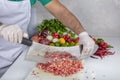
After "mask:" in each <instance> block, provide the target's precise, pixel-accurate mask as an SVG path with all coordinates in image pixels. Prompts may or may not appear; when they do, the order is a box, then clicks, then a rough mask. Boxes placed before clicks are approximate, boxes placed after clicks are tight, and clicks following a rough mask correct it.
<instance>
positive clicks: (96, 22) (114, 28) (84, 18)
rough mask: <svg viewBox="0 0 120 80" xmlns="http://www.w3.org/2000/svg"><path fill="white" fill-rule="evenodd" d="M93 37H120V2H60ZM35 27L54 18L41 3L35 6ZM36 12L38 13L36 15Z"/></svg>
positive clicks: (107, 0) (94, 0)
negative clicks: (45, 20)
mask: <svg viewBox="0 0 120 80" xmlns="http://www.w3.org/2000/svg"><path fill="white" fill-rule="evenodd" d="M59 1H60V2H61V3H62V4H63V5H64V6H66V7H67V8H68V9H69V10H70V11H71V12H72V13H73V14H74V15H75V16H76V17H77V18H78V19H79V20H80V22H81V24H82V25H83V26H84V28H85V29H86V31H87V32H88V33H89V34H91V35H93V36H99V37H100V36H105V37H120V0H59ZM33 8H34V10H33V11H34V14H36V13H37V16H36V17H35V16H34V17H33V18H34V19H33V18H32V22H34V25H37V24H39V23H40V22H41V21H42V20H44V19H50V18H53V16H52V15H51V14H50V13H49V12H48V11H47V10H46V9H45V8H44V7H43V6H42V5H41V4H40V3H39V2H37V3H36V4H35V5H34V7H33ZM35 11H36V13H35Z"/></svg>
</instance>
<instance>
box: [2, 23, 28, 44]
mask: <svg viewBox="0 0 120 80" xmlns="http://www.w3.org/2000/svg"><path fill="white" fill-rule="evenodd" d="M0 28H1V29H0V35H1V36H2V37H3V38H4V39H5V40H7V41H10V42H12V43H21V42H22V38H23V35H25V37H27V36H28V35H27V34H26V33H24V32H23V31H22V30H21V28H20V27H19V26H18V25H8V26H5V25H2V26H1V27H0Z"/></svg>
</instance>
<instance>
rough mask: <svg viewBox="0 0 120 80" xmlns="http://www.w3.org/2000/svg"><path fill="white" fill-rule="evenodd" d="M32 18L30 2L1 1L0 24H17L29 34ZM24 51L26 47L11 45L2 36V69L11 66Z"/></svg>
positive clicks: (0, 47)
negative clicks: (28, 29)
mask: <svg viewBox="0 0 120 80" xmlns="http://www.w3.org/2000/svg"><path fill="white" fill-rule="evenodd" d="M30 16H31V5H30V0H21V1H9V0H0V22H2V23H3V24H5V25H9V24H17V25H19V26H20V28H21V29H22V31H23V32H26V33H28V31H27V28H28V24H29V21H30ZM24 49H25V46H24V45H22V44H15V43H10V42H9V41H6V40H5V39H3V38H2V37H1V36H0V69H3V68H4V67H6V66H9V65H11V64H12V63H13V62H14V60H15V59H16V58H17V56H18V55H19V54H20V53H22V51H23V50H24Z"/></svg>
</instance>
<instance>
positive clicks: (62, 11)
mask: <svg viewBox="0 0 120 80" xmlns="http://www.w3.org/2000/svg"><path fill="white" fill-rule="evenodd" d="M45 7H46V9H47V10H48V11H49V12H50V13H51V14H52V15H53V16H55V17H56V18H57V19H59V20H60V21H61V22H62V23H63V24H64V25H65V26H66V27H68V28H69V29H71V30H72V31H74V32H75V33H76V34H80V33H81V32H83V31H85V30H84V28H83V27H82V25H81V23H80V22H79V20H78V19H77V18H76V17H75V16H74V15H73V14H72V13H71V12H70V11H69V10H68V9H67V8H65V7H64V6H63V5H62V4H61V3H60V2H59V1H58V0H52V1H51V2H49V3H48V4H47V5H45Z"/></svg>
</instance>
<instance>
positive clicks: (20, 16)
mask: <svg viewBox="0 0 120 80" xmlns="http://www.w3.org/2000/svg"><path fill="white" fill-rule="evenodd" d="M35 2H36V0H0V76H1V75H2V74H3V73H4V72H5V71H6V70H7V69H8V67H9V66H10V65H11V64H12V63H13V62H14V61H15V59H16V58H17V57H18V56H19V55H20V53H22V52H23V50H24V49H25V46H24V45H21V44H19V43H21V41H22V37H28V36H27V34H28V31H27V29H28V24H29V22H30V17H31V6H32V5H34V4H35ZM39 2H40V3H41V4H42V5H43V6H44V7H45V8H46V9H47V10H48V11H49V12H50V13H51V14H52V15H53V16H55V17H56V18H57V19H59V20H60V21H61V22H62V23H63V24H64V25H65V26H67V27H68V28H70V29H71V30H72V31H74V32H75V33H76V34H78V36H79V38H80V41H79V45H81V44H82V45H83V50H82V54H83V55H89V54H91V53H92V51H93V49H94V45H95V43H94V41H93V39H92V38H91V37H89V35H88V33H87V32H86V31H85V29H84V28H83V27H82V25H81V24H80V22H79V21H78V19H77V18H76V17H75V16H74V15H73V14H72V13H71V12H70V11H69V10H68V9H67V8H65V7H64V6H63V5H62V4H61V3H60V2H59V1H58V0H39Z"/></svg>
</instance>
